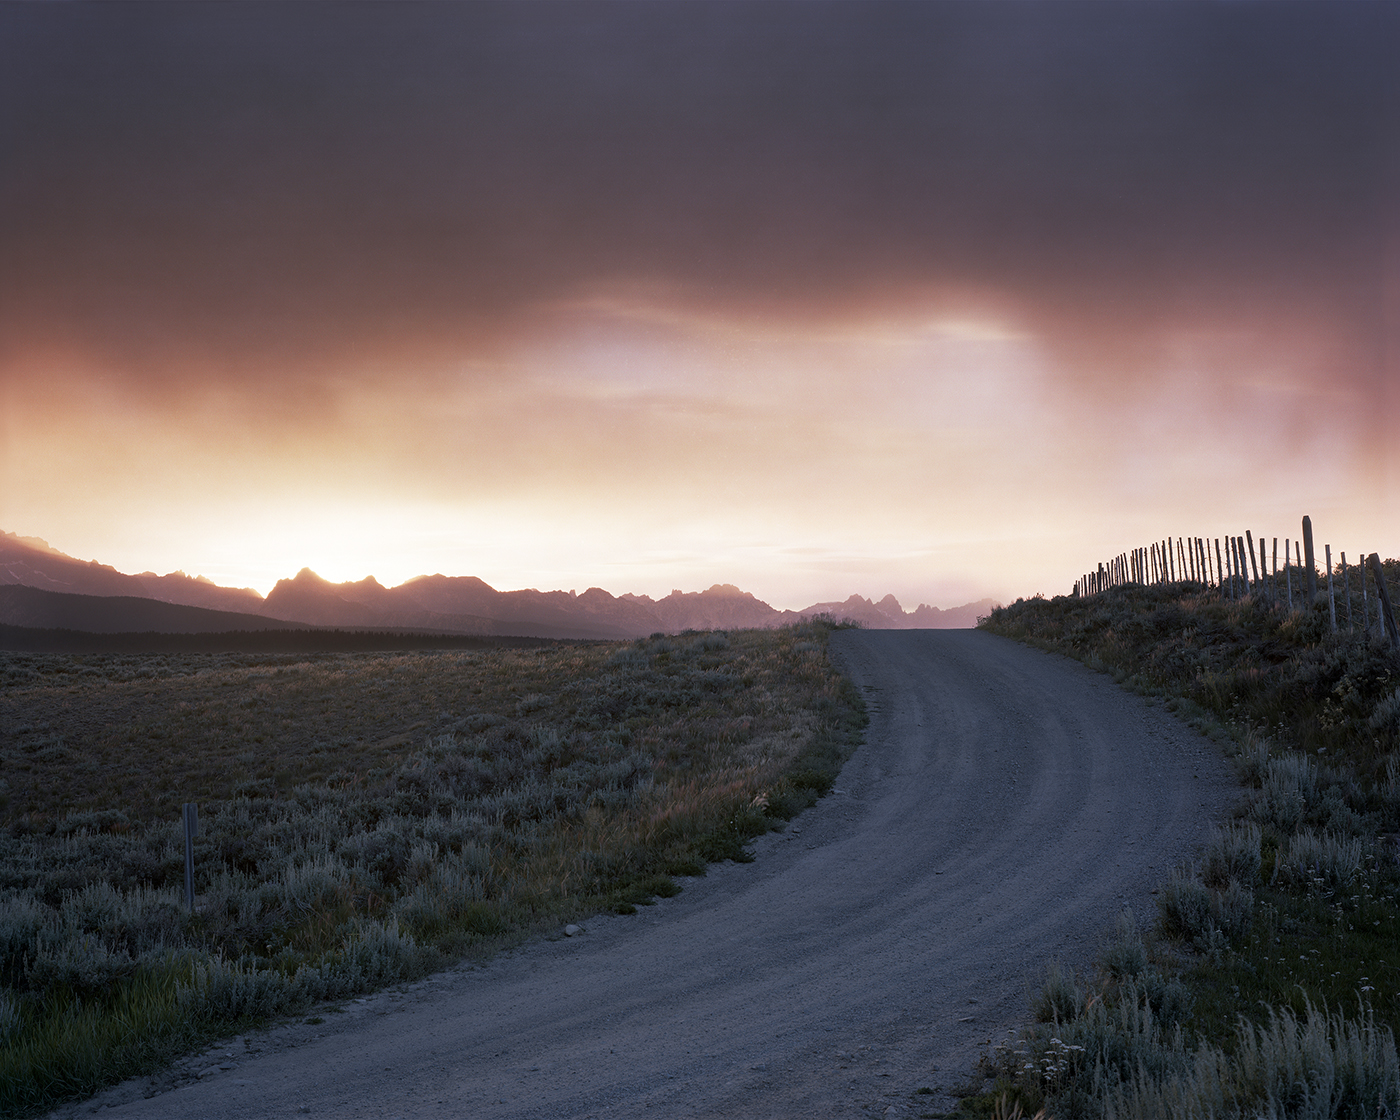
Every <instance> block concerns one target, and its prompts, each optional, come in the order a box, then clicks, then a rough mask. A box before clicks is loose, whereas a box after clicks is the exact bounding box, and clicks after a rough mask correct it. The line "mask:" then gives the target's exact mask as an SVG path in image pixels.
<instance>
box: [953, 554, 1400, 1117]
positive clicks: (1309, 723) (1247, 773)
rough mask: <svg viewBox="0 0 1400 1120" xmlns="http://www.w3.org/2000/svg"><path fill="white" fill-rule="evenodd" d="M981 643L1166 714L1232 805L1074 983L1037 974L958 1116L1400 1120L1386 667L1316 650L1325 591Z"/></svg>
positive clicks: (1160, 593)
mask: <svg viewBox="0 0 1400 1120" xmlns="http://www.w3.org/2000/svg"><path fill="white" fill-rule="evenodd" d="M1386 569H1387V576H1388V579H1389V580H1390V581H1392V586H1393V585H1394V581H1395V580H1396V578H1397V576H1400V564H1397V563H1396V562H1395V561H1388V562H1387V564H1386ZM1357 598H1358V602H1357V604H1356V606H1357V608H1359V606H1360V600H1359V596H1358V597H1357ZM1357 613H1358V615H1359V610H1358V612H1357ZM1346 617H1347V616H1346V614H1345V613H1344V612H1342V613H1341V618H1342V620H1343V623H1345V619H1346ZM982 625H983V627H984V628H985V629H987V630H990V631H992V632H994V633H998V634H1003V635H1006V636H1008V637H1012V638H1016V639H1018V640H1020V641H1024V642H1027V643H1029V644H1032V645H1036V646H1039V647H1041V648H1043V649H1047V650H1052V651H1055V652H1059V653H1063V654H1067V655H1069V656H1071V657H1075V658H1078V659H1079V660H1081V661H1083V662H1085V663H1086V664H1088V665H1090V666H1092V667H1094V668H1097V669H1100V670H1102V671H1104V672H1107V673H1111V674H1112V675H1113V676H1114V677H1115V678H1116V679H1117V680H1118V681H1120V682H1121V683H1122V684H1124V685H1125V686H1126V687H1129V688H1131V689H1134V690H1136V691H1138V692H1140V693H1142V694H1143V695H1145V696H1147V697H1148V698H1149V702H1156V703H1163V704H1165V706H1166V707H1168V708H1169V709H1171V710H1172V711H1174V712H1176V713H1177V714H1178V715H1179V716H1181V717H1182V718H1183V719H1185V720H1186V721H1188V722H1189V723H1191V724H1192V725H1194V726H1195V727H1197V728H1198V729H1199V730H1201V731H1202V732H1203V733H1205V734H1207V735H1209V736H1210V737H1211V738H1213V739H1215V740H1217V741H1218V742H1220V743H1221V744H1222V746H1223V748H1224V749H1225V750H1226V752H1227V753H1228V754H1229V755H1231V756H1232V757H1233V758H1234V760H1235V762H1236V764H1237V766H1238V767H1239V771H1240V775H1241V778H1242V779H1243V781H1244V784H1245V785H1246V786H1247V787H1248V788H1249V790H1250V793H1249V795H1248V797H1247V799H1246V800H1245V802H1244V803H1243V805H1242V807H1241V809H1240V810H1239V816H1238V819H1235V820H1232V821H1226V822H1222V823H1221V825H1220V828H1219V831H1218V833H1217V835H1216V837H1215V839H1214V841H1213V843H1212V844H1211V845H1210V846H1209V848H1208V849H1207V850H1206V851H1205V852H1204V854H1203V857H1202V859H1201V861H1200V862H1199V863H1198V864H1195V865H1192V866H1189V867H1183V868H1179V869H1177V871H1176V872H1175V873H1173V875H1172V876H1171V877H1170V878H1169V879H1168V880H1167V881H1166V882H1165V883H1163V884H1162V885H1161V887H1160V888H1159V892H1158V913H1157V914H1156V915H1144V916H1142V917H1143V919H1144V920H1143V922H1142V924H1141V925H1139V923H1138V921H1137V920H1136V919H1135V918H1134V917H1133V916H1132V915H1129V914H1125V915H1124V917H1123V919H1122V920H1121V921H1120V923H1119V926H1118V928H1117V929H1116V930H1115V931H1114V932H1113V934H1112V935H1111V936H1110V937H1109V938H1108V939H1107V940H1106V942H1105V944H1104V947H1103V949H1102V951H1101V953H1100V954H1099V958H1098V962H1097V967H1096V970H1095V972H1094V974H1093V975H1091V976H1074V975H1071V974H1070V973H1068V972H1066V971H1062V970H1061V969H1060V968H1059V967H1058V966H1055V967H1052V968H1051V970H1050V973H1049V976H1048V979H1047V981H1046V984H1045V987H1044V990H1043V991H1042V992H1041V993H1040V994H1039V996H1038V997H1037V999H1036V1000H1035V1003H1034V1007H1033V1012H1034V1018H1035V1020H1036V1025H1035V1026H1034V1027H1032V1028H1031V1029H1029V1030H1027V1031H1025V1032H1023V1033H1022V1035H1021V1036H1019V1037H1015V1038H1009V1039H1008V1040H1006V1041H1005V1042H1004V1043H1002V1044H1000V1045H999V1046H997V1047H996V1048H995V1049H994V1050H993V1051H992V1052H991V1053H990V1054H989V1055H988V1057H987V1059H986V1072H987V1073H988V1075H989V1076H990V1077H992V1078H994V1079H995V1088H994V1089H993V1090H992V1092H990V1093H985V1094H981V1095H979V1096H976V1097H972V1098H968V1099H967V1100H965V1101H964V1103H963V1109H962V1114H965V1115H1002V1116H1011V1115H1025V1116H1031V1115H1033V1114H1035V1113H1036V1112H1037V1111H1038V1110H1041V1109H1043V1110H1044V1114H1045V1115H1046V1116H1049V1117H1059V1118H1064V1120H1069V1118H1078V1117H1088V1118H1098V1117H1103V1118H1113V1120H1117V1118H1124V1120H1126V1118H1142V1120H1149V1118H1161V1117H1168V1116H1172V1117H1175V1116H1182V1117H1218V1118H1222V1120H1223V1118H1226V1117H1242V1118H1243V1117H1248V1118H1257V1117H1268V1118H1282V1117H1290V1118H1291V1117H1298V1118H1304V1117H1317V1118H1326V1117H1357V1118H1360V1117H1367V1118H1374V1117H1394V1116H1398V1115H1400V1061H1397V1056H1396V1046H1395V1035H1396V1031H1397V1029H1400V922H1397V917H1400V863H1397V844H1396V842H1397V835H1400V655H1397V653H1396V651H1395V650H1393V649H1392V648H1391V647H1390V645H1389V643H1388V642H1387V641H1386V640H1385V639H1384V638H1382V637H1379V636H1373V635H1368V634H1365V633H1363V632H1362V631H1361V630H1360V628H1359V627H1358V629H1357V630H1354V631H1347V630H1346V629H1345V626H1343V629H1342V630H1341V631H1340V632H1337V633H1334V632H1333V631H1332V628H1331V623H1330V618H1329V611H1328V604H1327V599H1326V596H1325V594H1324V595H1319V596H1318V600H1317V602H1316V603H1314V604H1313V606H1312V607H1311V609H1308V610H1294V611H1288V610H1286V609H1283V608H1280V607H1276V606H1273V605H1271V604H1270V603H1269V602H1268V601H1267V599H1266V598H1265V597H1263V596H1259V597H1253V598H1251V597H1247V598H1244V599H1242V600H1237V601H1230V600H1224V599H1222V598H1221V597H1220V594H1219V592H1218V591H1217V590H1215V589H1207V588H1205V587H1203V586H1202V585H1200V584H1196V583H1177V584H1169V585H1158V586H1151V587H1144V586H1141V585H1137V584H1128V585H1126V586H1122V587H1117V588H1114V589H1112V590H1109V591H1106V592H1102V593H1100V594H1098V595H1093V596H1089V597H1082V598H1076V597H1068V596H1066V597H1057V598H1054V599H1050V600H1046V599H1043V598H1036V599H1031V600H1018V601H1017V602H1016V603H1014V604H1012V605H1010V606H1008V607H1002V608H998V609H997V610H995V611H993V612H992V614H991V616H990V617H989V618H988V619H986V620H984V622H983V624H982ZM1018 1110H1019V1111H1018Z"/></svg>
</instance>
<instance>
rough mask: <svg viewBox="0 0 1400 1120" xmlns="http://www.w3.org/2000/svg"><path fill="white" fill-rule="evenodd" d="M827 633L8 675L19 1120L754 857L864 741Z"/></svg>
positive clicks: (98, 661)
mask: <svg viewBox="0 0 1400 1120" xmlns="http://www.w3.org/2000/svg"><path fill="white" fill-rule="evenodd" d="M828 631H829V627H828V626H827V625H826V624H823V623H813V624H809V625H804V626H801V627H795V628H789V629H787V630H780V631H753V632H742V633H738V632H736V633H732V634H729V635H723V634H691V635H683V636H681V637H678V638H655V639H652V640H643V641H638V642H634V643H629V644H626V645H618V644H602V643H599V644H592V645H560V646H556V647H550V648H545V649H539V650H531V651H516V650H511V651H494V652H489V653H457V652H450V653H413V654H385V655H353V654H352V655H330V656H326V657H320V658H309V659H308V658H300V659H299V658H295V657H287V656H272V657H255V656H236V657H217V656H201V655H189V656H186V657H170V656H164V657H158V658H152V659H149V660H150V662H151V663H150V664H149V665H142V664H140V663H139V662H140V659H136V658H130V657H113V658H109V659H107V660H106V662H104V660H103V659H102V658H95V657H76V656H75V657H67V658H64V657H54V656H42V657H36V656H30V657H23V656H16V655H10V656H7V657H6V658H5V659H4V666H5V672H7V673H8V675H9V677H10V679H11V682H12V683H11V684H10V686H9V687H7V689H6V691H5V693H4V697H3V707H2V708H0V715H3V718H4V719H5V720H6V721H7V726H9V727H12V728H17V733H16V734H12V735H7V738H6V746H5V747H4V748H3V753H0V764H3V767H4V769H3V770H2V771H0V773H3V775H4V776H5V780H7V781H9V798H10V800H9V803H8V805H7V806H6V809H5V822H6V824H7V825H8V827H6V828H5V829H4V830H3V831H0V1112H4V1113H6V1114H12V1113H23V1112H25V1111H33V1110H38V1109H40V1108H42V1107H44V1106H46V1105H49V1104H52V1103H53V1102H54V1101H55V1100H57V1099H60V1098H62V1097H64V1096H69V1095H73V1094H81V1093H88V1092H91V1091H93V1090H95V1089H96V1088H98V1087H99V1086H100V1085H102V1084H104V1083H106V1082H109V1081H111V1080H112V1079H114V1078H120V1077H123V1076H127V1075H130V1074H131V1073H133V1072H136V1071H138V1070H140V1069H143V1068H148V1067H149V1066H150V1065H151V1064H152V1063H157V1062H159V1061H160V1060H162V1059H163V1058H164V1057H166V1056H168V1055H170V1054H171V1053H173V1052H175V1051H178V1050H179V1049H181V1048H182V1047H186V1046H189V1045H192V1044H193V1043H194V1042H195V1041H196V1040H198V1039H199V1038H202V1037H207V1036H208V1035H209V1034H210V1033H217V1032H219V1031H223V1030H227V1029H229V1028H230V1027H232V1026H233V1025H234V1024H236V1023H238V1022H241V1021H243V1020H247V1019H258V1018H264V1017H266V1016H268V1015H272V1014H277V1013H280V1012H284V1011H288V1010H291V1009H294V1008H296V1007H299V1006H303V1005H305V1004H306V1003H307V1002H308V1001H312V1000H318V999H328V998H338V997H339V996H342V995H345V994H348V993H351V992H355V991H360V990H364V989H365V988H368V987H373V986H375V985H378V984H383V983H386V982H390V981H394V980H398V979H403V978H407V977H411V976H416V975H421V974H423V973H424V972H426V971H428V970H430V969H432V968H434V967H437V966H439V965H441V964H442V963H444V962H445V961H447V960H449V959H452V958H454V957H458V956H461V955H462V954H464V953H472V952H480V951H488V950H489V949H490V948H491V947H492V946H494V945H497V944H500V943H502V941H503V940H507V939H509V938H512V937H518V936H520V935H522V934H523V933H525V932H528V931H530V930H533V929H538V928H540V927H541V926H542V925H544V924H547V923H551V922H557V921H561V920H565V919H567V918H569V917H577V916H581V915H583V914H585V913H589V912H596V911H597V910H599V909H612V910H617V911H619V912H624V913H625V912H629V911H631V910H632V909H633V908H634V907H635V906H636V905H640V904H645V903H649V902H651V901H652V900H653V899H654V897H655V896H657V895H668V894H674V893H675V891H676V890H677V889H678V888H677V887H676V885H675V884H674V882H673V881H672V878H671V876H673V875H678V874H703V871H704V865H705V862H706V861H707V860H714V859H722V858H740V859H742V858H747V854H746V852H745V850H744V845H745V844H746V843H747V842H748V841H749V840H750V839H752V838H753V837H754V836H755V835H757V834H759V833H761V832H763V831H765V830H766V829H768V828H771V827H773V826H774V825H775V824H776V823H778V822H780V821H781V820H783V819H786V818H787V817H790V816H792V815H793V814H795V813H796V812H798V811H800V809H801V808H804V807H805V806H806V805H808V804H810V803H811V802H812V801H813V800H814V799H815V798H816V796H818V795H819V794H820V793H822V792H825V790H826V789H827V788H829V787H830V784H831V781H832V780H833V778H834V776H835V774H836V771H837V770H838V769H839V766H840V764H841V762H842V761H844V759H845V757H847V755H848V754H849V752H850V750H851V749H853V747H854V744H855V742H856V741H857V740H858V738H859V734H860V729H861V727H862V726H863V719H864V717H863V713H862V709H861V706H860V701H859V699H858V697H857V695H856V693H855V691H854V689H853V688H851V687H850V685H849V684H848V683H847V682H844V681H843V680H841V679H840V678H839V677H838V676H837V675H836V673H835V672H834V670H833V669H832V668H831V666H830V664H829V662H828V661H827V660H826V658H825V656H824V648H825V643H826V637H827V633H828ZM118 759H121V761H120V762H118V761H117V760H118ZM109 766H110V768H111V773H110V774H108V767H109ZM185 800H196V801H199V802H200V831H199V834H198V836H197V838H196V841H195V860H196V882H197V892H198V905H197V912H196V913H195V914H194V915H193V916H191V915H190V914H189V913H188V911H187V909H186V907H185V906H184V903H183V899H182V893H181V889H182V883H183V838H182V834H181V832H180V826H179V820H178V806H179V803H180V802H181V801H185ZM60 806H66V807H65V808H62V809H60ZM95 1055H96V1056H95Z"/></svg>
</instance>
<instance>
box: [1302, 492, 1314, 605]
mask: <svg viewBox="0 0 1400 1120" xmlns="http://www.w3.org/2000/svg"><path fill="white" fill-rule="evenodd" d="M1303 551H1304V552H1305V553H1306V554H1307V559H1306V560H1304V562H1303V563H1304V564H1305V565H1306V567H1307V569H1308V570H1307V572H1305V573H1304V576H1303V578H1304V579H1306V580H1307V581H1308V601H1307V604H1306V605H1307V606H1308V608H1309V609H1311V607H1312V605H1313V600H1315V599H1316V598H1317V555H1316V554H1315V553H1314V552H1313V539H1312V518H1311V517H1309V516H1308V515H1307V514H1304V515H1303Z"/></svg>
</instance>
